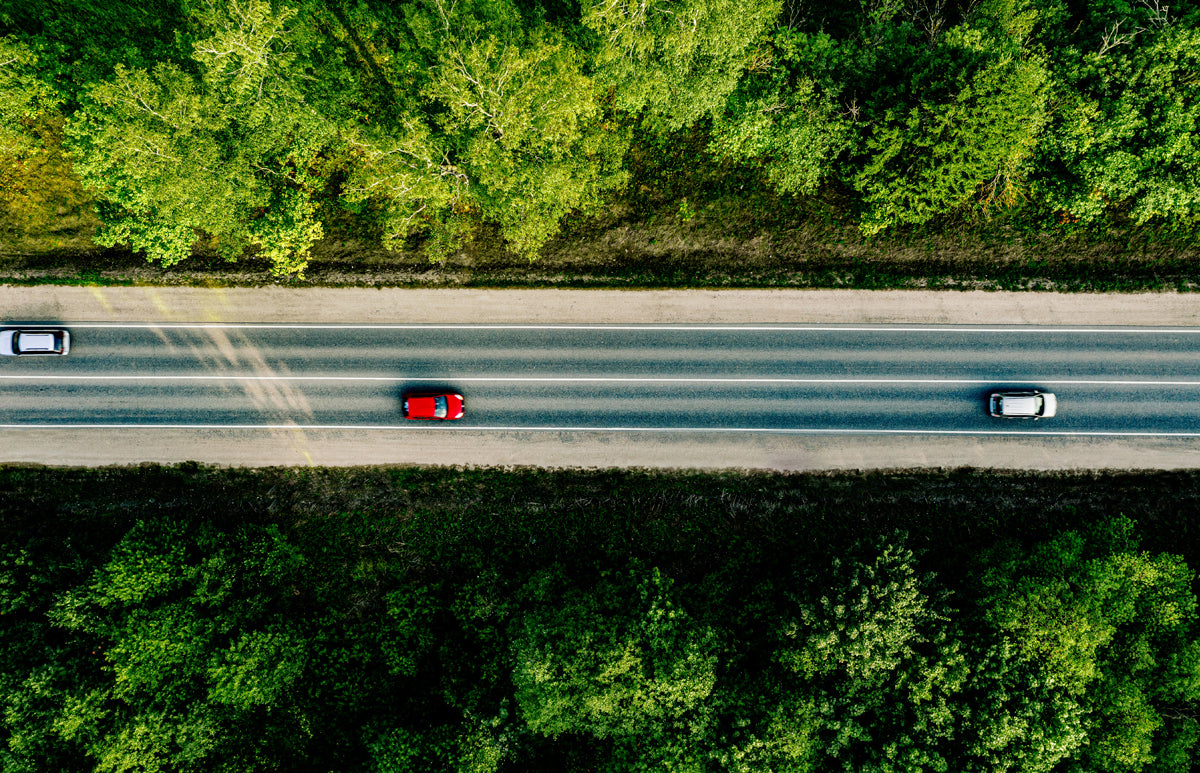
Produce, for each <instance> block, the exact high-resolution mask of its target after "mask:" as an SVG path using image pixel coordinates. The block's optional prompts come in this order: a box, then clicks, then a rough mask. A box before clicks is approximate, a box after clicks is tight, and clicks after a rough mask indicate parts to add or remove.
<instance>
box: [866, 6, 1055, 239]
mask: <svg viewBox="0 0 1200 773" xmlns="http://www.w3.org/2000/svg"><path fill="white" fill-rule="evenodd" d="M997 5H998V4H997V3H987V4H981V5H980V7H979V9H978V11H977V13H976V16H974V17H972V18H971V19H970V20H968V22H966V23H964V24H962V25H959V26H956V27H953V28H951V29H949V30H948V31H946V32H945V33H944V34H942V35H940V36H939V37H938V38H937V41H936V43H935V44H934V47H933V48H932V50H931V51H930V52H929V53H928V54H921V55H920V56H919V57H917V58H916V60H915V61H914V60H912V59H910V56H903V55H897V54H898V53H899V52H898V51H897V52H896V53H893V54H891V55H890V57H889V60H888V65H889V66H890V67H896V68H903V67H905V66H906V65H907V66H908V67H912V68H915V70H916V71H915V72H914V73H912V74H911V75H910V76H909V77H910V78H911V79H912V82H913V83H914V84H916V87H915V88H914V89H913V91H912V93H911V94H907V95H892V94H889V93H888V92H886V91H883V92H881V93H878V92H877V94H876V95H873V98H872V102H871V103H870V104H868V106H867V110H868V112H867V115H866V118H867V121H868V123H867V129H866V131H865V133H864V134H863V139H862V141H861V143H862V144H861V145H860V146H859V149H860V151H861V153H862V155H861V157H860V160H858V161H857V162H855V163H854V164H852V166H851V167H850V169H851V170H852V171H850V173H849V182H850V183H851V184H852V185H853V186H854V188H855V189H856V190H857V191H859V193H860V194H861V196H862V200H863V203H864V205H865V211H864V214H863V217H862V221H861V228H862V230H863V231H864V233H867V234H874V233H878V232H880V231H882V230H884V229H886V228H889V227H892V226H896V225H919V224H921V223H925V222H927V221H929V220H930V219H932V218H934V217H936V216H939V215H945V214H949V213H952V212H955V211H958V210H961V209H963V208H964V207H966V206H967V205H969V204H971V203H972V202H979V203H980V204H981V205H982V206H984V207H985V208H986V207H988V206H990V205H992V204H993V203H1000V204H1012V203H1015V201H1016V200H1017V199H1018V198H1019V197H1020V195H1021V191H1022V189H1023V179H1024V177H1025V175H1026V174H1027V167H1028V163H1029V159H1030V158H1031V156H1032V153H1033V150H1034V148H1035V147H1036V143H1037V140H1038V138H1039V134H1040V133H1041V130H1042V127H1043V126H1044V125H1045V123H1046V112H1047V102H1046V86H1047V81H1048V73H1047V71H1046V68H1045V66H1044V64H1043V63H1042V62H1041V61H1040V60H1039V59H1038V57H1036V56H1034V55H1031V54H1030V53H1028V52H1027V51H1026V50H1025V46H1024V42H1023V40H1022V39H1021V38H1020V37H1018V36H1015V35H1013V34H1011V33H1010V32H1009V30H1008V29H1006V28H1005V24H1007V25H1008V28H1009V29H1012V30H1014V31H1020V30H1022V29H1025V28H1026V27H1025V26H1023V25H1021V24H1017V23H1015V22H1013V21H1012V20H1011V16H1010V15H1004V16H1002V18H1000V19H997V18H995V17H993V16H989V15H988V14H989V13H995V12H997V9H996V6H997ZM905 45H907V46H910V47H911V46H912V43H911V42H909V43H906V44H905ZM909 50H910V51H912V50H920V49H912V48H910V49H909ZM906 59H909V61H907V62H906V61H905V60H906ZM897 96H899V97H900V98H899V99H897V98H896V97H897Z"/></svg>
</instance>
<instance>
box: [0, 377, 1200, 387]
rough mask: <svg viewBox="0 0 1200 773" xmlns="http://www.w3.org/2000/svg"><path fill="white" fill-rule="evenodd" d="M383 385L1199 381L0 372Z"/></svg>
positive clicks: (1129, 383) (1146, 383) (1198, 383)
mask: <svg viewBox="0 0 1200 773" xmlns="http://www.w3.org/2000/svg"><path fill="white" fill-rule="evenodd" d="M5 380H7V381H383V382H388V383H401V382H407V383H412V382H426V383H447V382H449V383H468V382H469V383H487V382H499V383H536V384H542V383H554V384H562V383H622V384H967V385H980V384H1001V385H1002V384H1041V385H1045V386H1051V385H1053V386H1178V387H1194V386H1200V381H1156V380H1153V379H1053V378H1050V379H1043V378H994V379H981V378H785V377H772V376H762V377H757V376H752V377H736V378H705V377H688V376H678V377H677V376H436V377H435V376H239V375H193V376H151V375H146V376H124V375H122V376H118V375H78V376H76V375H60V374H31V375H24V376H22V375H7V374H0V381H5Z"/></svg>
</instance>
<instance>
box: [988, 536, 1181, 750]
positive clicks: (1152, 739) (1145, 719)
mask: <svg viewBox="0 0 1200 773" xmlns="http://www.w3.org/2000/svg"><path fill="white" fill-rule="evenodd" d="M989 562H990V563H991V565H992V566H991V568H990V569H988V570H986V571H985V572H984V573H983V575H982V583H983V587H984V588H986V589H987V591H988V595H986V596H985V601H984V608H985V609H986V610H987V612H986V615H987V619H988V621H989V622H990V624H991V625H992V626H994V627H995V629H996V630H997V631H999V632H1000V633H1001V635H1002V636H1003V638H1004V640H1005V641H1006V642H1007V645H1008V646H1010V647H1011V650H1010V651H1011V652H1012V653H1013V654H1014V655H1015V657H1016V659H1017V660H1019V661H1021V662H1022V664H1023V665H1021V666H1020V668H1021V669H1022V670H1025V671H1026V672H1027V673H1028V680H1029V683H1031V684H1038V685H1043V688H1042V689H1043V691H1044V692H1048V693H1057V694H1058V695H1060V696H1062V694H1063V693H1065V694H1066V695H1068V696H1070V698H1071V699H1073V700H1074V701H1075V702H1077V703H1078V709H1075V710H1071V711H1070V712H1069V713H1068V712H1067V711H1066V710H1065V709H1064V710H1060V711H1058V712H1056V713H1055V715H1052V716H1047V717H1045V720H1046V724H1044V725H1042V726H1041V727H1033V728H1032V731H1033V732H1034V733H1039V732H1040V733H1041V734H1042V738H1041V740H1040V741H1039V745H1041V746H1042V747H1043V748H1047V749H1055V750H1057V752H1058V756H1059V757H1062V758H1066V757H1070V758H1074V759H1077V760H1078V761H1079V764H1081V765H1082V766H1083V768H1084V769H1087V770H1097V771H1128V770H1141V769H1143V768H1144V767H1146V766H1147V765H1149V764H1150V763H1152V762H1154V761H1155V760H1156V759H1157V758H1158V751H1159V750H1160V749H1164V748H1171V749H1173V750H1174V751H1173V753H1172V754H1173V756H1174V757H1176V758H1179V757H1181V756H1182V755H1183V754H1185V753H1186V752H1184V751H1183V749H1182V748H1181V741H1187V742H1188V743H1194V740H1195V725H1194V722H1192V721H1188V720H1187V718H1186V717H1173V718H1172V722H1171V723H1170V725H1168V723H1167V722H1166V720H1165V718H1164V716H1163V714H1162V712H1163V710H1164V709H1169V707H1172V706H1175V705H1180V704H1183V703H1188V702H1191V701H1193V700H1195V697H1196V695H1197V692H1196V684H1197V682H1196V679H1197V676H1200V670H1197V665H1198V663H1197V661H1196V659H1195V653H1196V652H1197V647H1198V646H1200V643H1198V641H1197V639H1196V622H1197V619H1196V598H1195V595H1194V593H1193V591H1192V583H1193V580H1194V576H1193V573H1192V572H1191V570H1190V569H1188V567H1187V566H1186V565H1185V564H1184V563H1183V562H1182V561H1181V560H1180V559H1179V558H1178V557H1175V556H1170V555H1165V554H1163V555H1158V556H1151V555H1149V554H1147V553H1142V552H1138V551H1137V545H1136V539H1135V537H1134V532H1133V524H1132V522H1130V521H1128V520H1127V519H1122V518H1116V519H1108V520H1104V521H1101V522H1100V523H1098V524H1097V526H1096V527H1094V528H1093V529H1092V530H1091V531H1090V532H1089V533H1086V534H1085V533H1078V532H1068V533H1065V534H1062V535H1060V536H1058V537H1056V538H1054V539H1052V540H1050V541H1048V542H1046V543H1043V544H1041V545H1038V546H1037V547H1036V548H1035V549H1034V550H1032V551H1030V552H1028V553H1026V554H1024V555H1022V554H1021V553H1020V552H1015V551H1014V550H1013V548H1012V547H1011V546H1010V547H1009V548H1007V549H1002V550H1000V551H998V552H997V553H995V554H993V555H992V556H991V557H989ZM1168 675H1169V676H1168ZM1060 700H1061V697H1060ZM1065 717H1072V722H1071V723H1070V725H1068V723H1066V722H1064V718H1065ZM1180 719H1182V720H1184V721H1178V720H1180ZM1071 725H1073V726H1074V729H1072V730H1071V732H1070V734H1069V735H1064V734H1059V740H1058V741H1057V742H1055V743H1048V742H1047V740H1048V739H1047V736H1046V733H1045V731H1046V729H1049V728H1053V727H1054V726H1058V727H1060V728H1061V727H1070V726H1071ZM1080 730H1083V731H1084V732H1080ZM1054 762H1057V759H1055V758H1054V757H1050V758H1047V759H1045V764H1042V765H1039V766H1037V767H1038V769H1049V765H1052V764H1053V763H1054ZM1027 769H1028V768H1027Z"/></svg>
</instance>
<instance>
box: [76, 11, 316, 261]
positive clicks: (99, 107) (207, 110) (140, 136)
mask: <svg viewBox="0 0 1200 773" xmlns="http://www.w3.org/2000/svg"><path fill="white" fill-rule="evenodd" d="M294 15H295V11H294V9H291V8H289V7H287V6H282V5H281V6H279V7H278V8H277V9H275V10H272V8H271V4H270V3H268V2H266V0H229V1H228V2H220V3H218V2H217V0H212V2H208V3H206V4H204V5H202V6H201V7H199V8H197V10H196V11H195V15H194V17H193V18H194V20H195V23H196V24H197V26H198V29H199V31H200V34H199V35H198V36H197V39H196V42H195V44H194V48H193V52H192V56H193V59H194V63H195V66H196V69H197V70H198V73H199V74H198V75H197V74H193V72H191V71H189V70H187V69H184V68H183V67H180V66H178V65H175V64H172V63H168V62H163V63H160V64H158V65H156V66H155V67H154V68H153V69H152V70H149V71H148V70H143V69H140V68H126V67H123V66H120V65H118V66H117V69H116V73H115V75H114V77H113V79H112V80H110V81H107V82H104V83H100V84H97V85H96V86H94V87H93V88H92V89H91V90H90V92H89V103H88V104H87V105H86V106H85V107H84V109H83V110H82V111H81V113H80V114H79V115H78V116H76V117H75V119H74V120H73V121H72V122H71V123H70V124H68V136H69V137H70V138H71V139H72V140H73V148H72V150H73V152H74V153H75V154H76V155H77V157H78V159H79V160H78V163H77V168H78V170H79V171H80V173H81V175H82V177H83V179H84V181H85V183H87V184H88V185H89V186H91V187H92V188H93V189H95V190H96V191H97V192H99V194H100V195H101V196H103V197H104V199H106V200H107V202H111V206H104V207H102V208H101V218H102V220H103V222H104V228H103V230H102V231H101V233H100V236H99V238H98V240H99V242H100V243H101V244H105V245H115V244H125V243H128V244H131V245H132V246H133V247H134V248H135V249H139V250H145V252H146V255H147V257H148V258H149V259H150V260H153V261H159V262H161V263H162V264H163V265H172V264H174V263H177V262H179V261H180V260H183V259H184V258H186V257H187V256H188V255H189V253H190V250H191V247H192V245H193V243H194V242H195V241H196V239H197V235H198V234H201V233H202V234H205V235H207V236H209V237H210V238H211V240H212V242H213V243H214V244H215V246H216V249H217V250H218V252H219V253H220V254H221V255H222V256H223V257H225V258H226V259H227V260H234V259H236V258H237V257H238V256H239V255H240V254H241V253H242V252H243V250H245V249H246V248H247V247H251V246H253V247H255V248H257V249H258V250H259V252H260V254H261V255H262V256H263V257H265V258H266V259H268V260H270V261H271V264H272V272H273V273H276V274H288V273H294V272H300V271H302V270H303V268H304V265H305V263H306V261H307V253H308V250H309V248H310V247H311V245H312V244H313V243H314V242H315V241H316V240H317V239H318V238H319V237H320V236H321V234H322V227H321V224H320V223H319V222H318V220H317V219H316V216H315V214H316V203H315V201H314V196H315V194H316V193H317V192H318V191H319V190H320V189H321V188H322V186H323V182H322V180H321V178H320V175H319V173H318V170H317V166H318V165H319V164H320V159H321V154H322V153H323V152H324V151H325V150H326V149H327V148H328V147H329V146H330V144H331V143H332V142H333V141H334V137H333V135H332V130H331V128H330V127H329V125H328V124H327V122H326V121H324V120H323V119H322V117H321V116H320V115H319V114H318V113H317V112H316V111H315V110H314V109H313V108H311V107H310V106H309V105H307V104H306V103H305V101H304V98H303V94H302V92H301V90H300V88H299V84H300V82H301V80H302V76H301V74H300V72H299V68H300V67H301V66H302V63H298V62H297V61H296V60H295V57H293V56H292V55H291V54H290V53H289V51H288V35H289V34H290V33H289V30H288V25H289V23H290V22H291V20H292V18H293V16H294Z"/></svg>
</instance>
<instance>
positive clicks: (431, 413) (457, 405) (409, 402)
mask: <svg viewBox="0 0 1200 773" xmlns="http://www.w3.org/2000/svg"><path fill="white" fill-rule="evenodd" d="M462 415H463V398H462V395H420V394H417V395H405V396H404V418H406V419H434V420H440V421H453V420H454V419H461V418H462Z"/></svg>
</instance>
